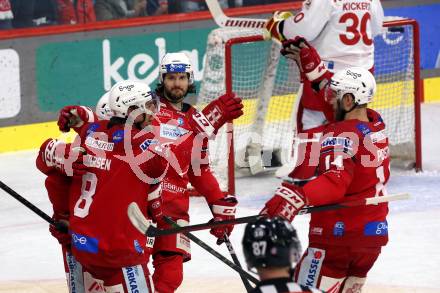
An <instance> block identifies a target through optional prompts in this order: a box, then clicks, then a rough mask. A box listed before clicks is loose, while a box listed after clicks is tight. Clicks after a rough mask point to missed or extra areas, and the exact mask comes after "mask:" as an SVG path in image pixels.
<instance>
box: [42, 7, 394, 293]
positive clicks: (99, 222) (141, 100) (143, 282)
mask: <svg viewBox="0 0 440 293" xmlns="http://www.w3.org/2000/svg"><path fill="white" fill-rule="evenodd" d="M382 19H383V9H382V7H381V5H380V2H379V1H376V0H368V1H367V0H365V1H356V0H350V1H349V0H343V1H330V0H308V1H305V2H304V4H303V9H302V11H301V12H299V13H297V14H296V15H295V16H293V15H290V14H289V13H275V14H274V16H273V17H272V18H271V19H269V21H268V22H267V25H266V28H267V31H268V32H269V33H270V34H271V36H272V37H273V38H276V39H278V40H279V41H281V42H282V45H283V49H282V50H281V54H282V55H284V56H285V57H286V58H290V59H293V60H294V61H295V62H296V63H297V65H298V67H299V69H300V72H301V81H302V87H301V91H300V92H301V94H299V95H298V96H299V98H300V106H299V109H298V119H297V121H298V136H301V135H302V136H303V137H306V138H308V137H318V138H319V139H318V140H316V139H311V140H307V139H306V140H303V142H302V145H297V146H296V147H297V148H298V149H299V150H301V151H300V152H299V153H300V155H301V158H299V159H298V158H296V164H295V165H294V166H292V171H291V173H290V174H289V177H290V178H291V179H290V180H289V181H285V182H283V183H282V184H281V186H280V187H279V188H278V189H277V190H276V192H275V194H274V195H273V197H272V198H270V199H269V200H268V201H267V202H266V204H265V206H264V208H263V209H262V211H261V215H262V216H263V217H262V218H261V219H260V220H258V221H257V222H256V223H252V224H249V225H248V226H247V227H246V231H245V236H244V238H243V247H244V254H245V257H246V261H247V263H248V266H249V267H250V268H251V267H255V268H257V271H258V273H259V275H260V278H261V280H262V282H261V284H259V285H258V286H257V288H256V289H255V292H293V291H294V292H301V291H305V292H307V290H308V291H313V292H315V291H316V290H317V289H314V287H316V288H319V289H321V290H325V291H326V292H360V290H361V288H362V286H363V284H364V283H365V279H366V276H367V273H368V271H369V270H370V269H371V267H372V266H373V264H374V262H375V261H376V259H377V257H378V256H379V254H380V251H381V247H382V246H383V245H385V244H386V243H387V241H388V226H387V222H386V215H387V213H388V207H387V205H386V204H381V205H377V206H362V207H354V208H350V209H345V210H335V211H327V212H320V213H316V214H312V217H311V222H310V230H309V247H308V248H307V250H306V251H305V253H304V254H303V256H302V257H301V258H300V257H299V255H300V253H301V252H300V248H299V247H300V245H299V242H298V240H297V237H296V233H295V230H294V229H293V227H292V226H291V225H290V223H289V222H291V221H293V219H294V217H295V215H296V214H297V213H298V211H299V210H300V209H301V208H303V207H304V206H306V205H314V206H317V205H325V204H330V203H337V202H342V201H347V200H354V199H359V198H367V197H374V196H382V195H384V194H385V193H386V190H385V187H384V186H385V184H386V182H387V181H388V178H389V151H388V139H387V136H386V135H385V133H384V129H385V125H384V122H383V120H382V119H381V117H380V115H379V113H377V112H375V111H374V110H372V109H369V108H367V105H368V103H369V102H371V101H372V99H373V96H374V94H375V91H376V82H375V78H374V76H373V75H372V72H373V67H374V66H373V65H374V64H373V56H374V54H373V52H374V47H373V41H372V39H373V37H374V36H375V35H377V34H378V33H380V29H381V27H382ZM318 20H319V21H318ZM309 41H310V42H309ZM312 44H313V45H312ZM318 52H319V53H318ZM194 92H195V86H194V77H193V70H192V66H191V63H190V61H189V59H188V57H187V56H186V55H185V54H183V53H168V54H166V55H165V56H164V58H163V59H162V60H161V64H160V73H159V84H158V86H157V87H156V89H155V90H154V91H152V90H151V89H150V88H149V87H148V86H147V85H145V84H142V83H140V82H137V81H130V80H126V81H121V82H118V83H116V84H115V85H114V86H113V87H112V89H111V90H110V91H109V92H108V93H106V94H105V95H104V96H103V97H102V98H101V99H100V101H99V102H98V105H97V109H96V113H94V112H93V111H92V110H91V109H89V108H87V107H84V106H66V107H64V108H63V109H61V111H60V116H59V119H58V126H59V128H60V130H61V131H69V130H70V128H72V129H73V130H74V131H76V132H77V134H78V135H77V137H76V139H75V141H74V142H73V143H72V144H65V143H63V142H60V141H58V140H56V139H48V140H46V141H45V142H44V143H43V145H42V146H41V148H40V152H39V155H38V158H37V162H36V163H37V167H38V168H39V170H41V171H42V172H43V173H44V174H46V175H47V179H46V181H45V184H46V188H47V191H48V195H49V198H50V200H51V202H52V204H53V209H54V215H53V217H54V219H55V220H56V221H59V222H63V223H65V225H66V226H68V233H63V232H61V231H58V230H56V229H55V228H54V227H52V226H51V228H50V231H51V233H52V235H54V236H55V237H56V238H57V239H58V241H59V242H60V244H62V247H63V256H64V263H65V269H66V274H67V280H68V285H69V289H70V291H71V292H160V293H167V292H174V291H175V290H176V289H177V288H178V287H179V286H180V284H181V282H182V279H183V262H185V261H187V260H189V259H190V258H191V254H190V247H189V239H188V238H186V237H185V236H184V235H183V234H175V235H171V236H161V237H157V238H156V239H150V238H146V237H145V236H144V235H143V234H141V233H140V232H139V231H137V230H136V229H135V228H134V227H133V226H132V225H131V224H130V222H129V219H128V217H127V207H128V205H129V204H130V203H131V202H135V203H137V204H138V206H139V207H141V209H142V212H143V213H144V214H145V216H146V217H147V218H149V219H150V220H151V221H152V222H154V223H155V224H156V225H157V226H158V227H159V228H163V229H166V228H169V227H170V225H169V224H168V223H166V222H165V221H164V218H163V216H169V217H171V218H172V220H173V221H174V222H176V223H177V224H179V225H187V224H188V223H189V214H188V208H189V192H188V183H191V185H192V186H193V187H194V188H195V189H196V191H197V192H198V193H199V194H201V195H203V196H204V197H205V198H206V201H207V203H208V205H209V207H210V209H211V211H212V214H213V219H212V221H222V220H228V219H233V218H234V217H235V211H236V206H237V199H236V198H235V197H234V196H232V195H228V194H224V193H223V192H222V191H221V190H220V188H219V184H218V182H217V180H216V178H215V177H214V176H213V174H212V172H211V170H210V167H209V158H208V141H209V140H210V139H215V134H216V133H217V131H218V130H219V129H220V128H221V127H222V126H223V125H224V124H225V123H226V122H227V121H231V120H233V119H236V118H238V117H240V116H241V115H242V114H243V110H242V109H243V104H242V101H241V99H240V98H237V97H235V96H234V95H223V96H221V97H218V98H217V99H215V100H213V102H211V103H210V104H208V105H206V106H205V108H204V109H203V110H201V111H198V110H196V109H195V108H194V107H192V106H191V105H189V104H187V103H184V102H183V100H184V98H185V96H186V95H187V94H188V93H194ZM232 229H233V226H232V225H225V226H221V227H217V228H213V229H211V234H213V235H214V236H215V237H216V238H217V239H218V240H217V243H218V244H221V243H222V242H223V241H225V236H228V235H229V234H230V233H231V231H232ZM150 256H152V258H153V266H154V273H153V274H152V278H151V277H150V273H149V271H148V268H147V263H148V261H149V258H150ZM294 262H298V263H297V265H296V268H295V270H292V263H294ZM293 281H295V282H296V283H293ZM306 286H308V287H306ZM269 287H270V288H274V289H273V290H278V291H273V290H272V289H269ZM265 288H266V289H265ZM154 290H155V291H154ZM266 290H272V291H266Z"/></svg>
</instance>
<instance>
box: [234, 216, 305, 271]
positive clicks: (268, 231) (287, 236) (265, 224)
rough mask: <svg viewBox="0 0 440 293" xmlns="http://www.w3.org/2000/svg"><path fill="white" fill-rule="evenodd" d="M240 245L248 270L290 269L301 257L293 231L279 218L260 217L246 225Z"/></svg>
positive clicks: (299, 247) (290, 226)
mask: <svg viewBox="0 0 440 293" xmlns="http://www.w3.org/2000/svg"><path fill="white" fill-rule="evenodd" d="M242 244H243V252H244V257H245V259H246V263H247V265H248V268H249V269H251V268H254V267H255V268H259V267H263V268H266V267H291V266H292V265H293V263H296V262H297V261H298V260H299V256H300V255H301V244H300V242H299V239H298V236H297V234H296V231H295V229H294V228H293V226H292V225H291V224H290V223H289V222H288V221H286V220H284V219H282V218H279V217H274V218H266V217H262V218H260V219H258V220H257V221H256V222H254V223H249V224H247V226H246V228H245V231H244V236H243V241H242Z"/></svg>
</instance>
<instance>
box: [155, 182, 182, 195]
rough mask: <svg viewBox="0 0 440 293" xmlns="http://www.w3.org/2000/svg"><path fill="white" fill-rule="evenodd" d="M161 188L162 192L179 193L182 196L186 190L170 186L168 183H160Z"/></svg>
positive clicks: (173, 185)
mask: <svg viewBox="0 0 440 293" xmlns="http://www.w3.org/2000/svg"><path fill="white" fill-rule="evenodd" d="M161 187H162V190H164V191H169V192H173V193H180V194H182V195H183V194H184V193H185V192H186V190H187V189H186V188H185V187H181V186H177V185H175V184H172V183H170V182H168V181H162V184H161Z"/></svg>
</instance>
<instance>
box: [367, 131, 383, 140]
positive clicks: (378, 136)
mask: <svg viewBox="0 0 440 293" xmlns="http://www.w3.org/2000/svg"><path fill="white" fill-rule="evenodd" d="M369 137H370V139H371V141H372V142H373V143H376V142H379V141H383V140H385V139H387V135H386V134H385V130H379V131H377V132H371V133H370V135H369Z"/></svg>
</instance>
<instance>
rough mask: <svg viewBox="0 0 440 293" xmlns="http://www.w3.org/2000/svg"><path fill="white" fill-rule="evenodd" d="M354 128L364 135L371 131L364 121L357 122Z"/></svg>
mask: <svg viewBox="0 0 440 293" xmlns="http://www.w3.org/2000/svg"><path fill="white" fill-rule="evenodd" d="M356 128H357V129H358V130H359V131H360V132H361V133H362V135H363V136H366V135H367V134H369V133H370V132H371V129H370V127H368V125H367V124H365V123H358V124H357V125H356Z"/></svg>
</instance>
